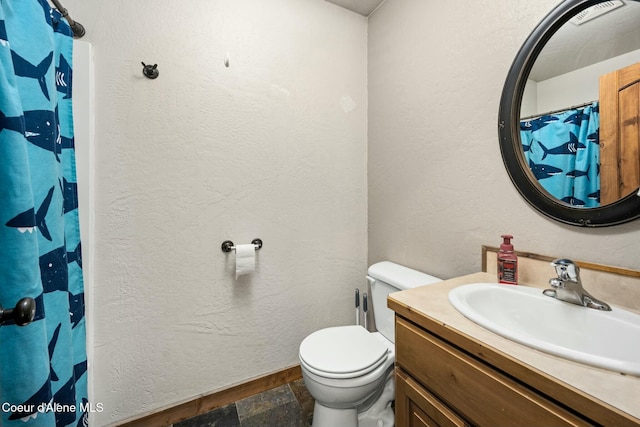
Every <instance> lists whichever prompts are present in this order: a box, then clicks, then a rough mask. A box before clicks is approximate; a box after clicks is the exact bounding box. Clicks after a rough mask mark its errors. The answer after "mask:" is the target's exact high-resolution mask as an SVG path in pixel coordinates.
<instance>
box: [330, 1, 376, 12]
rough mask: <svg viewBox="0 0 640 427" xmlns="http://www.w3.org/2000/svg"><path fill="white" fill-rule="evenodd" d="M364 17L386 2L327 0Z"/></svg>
mask: <svg viewBox="0 0 640 427" xmlns="http://www.w3.org/2000/svg"><path fill="white" fill-rule="evenodd" d="M325 1H328V2H329V3H333V4H335V5H338V6H340V7H344V8H345V9H349V10H350V11H352V12H355V13H358V14H360V15H362V16H369V15H370V14H371V12H373V11H374V10H376V9H377V8H378V6H380V5H381V4H382V2H383V1H384V0H325Z"/></svg>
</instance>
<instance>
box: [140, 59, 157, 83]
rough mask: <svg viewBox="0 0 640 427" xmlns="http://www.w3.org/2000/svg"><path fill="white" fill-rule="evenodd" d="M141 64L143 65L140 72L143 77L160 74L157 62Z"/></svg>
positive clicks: (152, 76) (153, 77)
mask: <svg viewBox="0 0 640 427" xmlns="http://www.w3.org/2000/svg"><path fill="white" fill-rule="evenodd" d="M141 64H142V66H143V67H144V68H143V69H142V74H144V75H145V77H148V78H150V79H157V78H158V75H159V74H160V72H159V71H158V64H153V65H147V64H145V63H144V62H142V63H141Z"/></svg>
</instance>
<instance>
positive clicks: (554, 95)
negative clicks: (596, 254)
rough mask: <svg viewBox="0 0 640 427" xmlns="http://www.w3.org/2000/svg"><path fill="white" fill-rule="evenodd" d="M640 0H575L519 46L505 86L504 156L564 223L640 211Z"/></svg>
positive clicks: (532, 198)
mask: <svg viewBox="0 0 640 427" xmlns="http://www.w3.org/2000/svg"><path fill="white" fill-rule="evenodd" d="M638 22H640V2H638V1H631V0H627V1H620V0H616V1H598V0H566V1H564V2H562V3H561V4H560V5H559V6H557V7H556V8H555V9H554V10H552V11H551V13H549V14H548V15H547V16H546V17H545V18H544V19H543V20H542V22H541V23H540V24H539V25H538V26H537V27H536V28H535V29H534V31H533V32H532V33H531V35H530V36H529V37H528V38H527V40H526V41H525V43H524V45H523V46H522V48H521V49H520V51H519V52H518V54H517V56H516V58H515V60H514V62H513V64H512V66H511V69H510V70H509V74H508V76H507V80H506V83H505V86H504V89H503V92H502V99H501V101H500V111H499V122H498V130H499V136H500V149H501V152H502V158H503V160H504V163H505V166H506V168H507V171H508V173H509V176H510V178H511V180H512V181H513V183H514V185H515V186H516V188H517V189H518V191H519V192H520V194H521V195H522V196H523V197H524V198H525V200H527V202H529V203H530V204H531V205H532V206H533V207H535V208H536V209H537V210H539V211H540V212H542V213H543V214H545V215H547V216H549V217H551V218H553V219H555V220H558V221H561V222H563V223H567V224H571V225H579V226H588V227H598V226H608V225H615V224H620V223H623V222H627V221H631V220H633V219H636V218H638V217H640V195H639V193H640V192H639V187H640V30H639V29H638Z"/></svg>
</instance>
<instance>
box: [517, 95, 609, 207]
mask: <svg viewBox="0 0 640 427" xmlns="http://www.w3.org/2000/svg"><path fill="white" fill-rule="evenodd" d="M599 129H600V113H599V109H598V102H594V103H592V104H590V105H588V106H586V107H584V108H578V109H572V110H567V111H563V112H560V113H555V114H547V115H544V116H541V117H538V118H535V119H531V120H523V121H521V122H520V135H521V140H522V147H523V149H524V154H525V158H526V160H527V162H528V164H529V167H530V168H531V172H532V173H533V174H534V176H535V177H536V178H537V180H538V182H539V183H540V185H541V186H542V187H543V188H544V189H545V190H547V191H548V192H549V193H550V194H551V195H552V196H554V197H555V198H557V199H558V200H562V201H563V202H565V203H568V204H570V205H572V206H575V207H595V206H600V145H599V144H600V138H599Z"/></svg>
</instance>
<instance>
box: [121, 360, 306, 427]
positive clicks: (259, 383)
mask: <svg viewBox="0 0 640 427" xmlns="http://www.w3.org/2000/svg"><path fill="white" fill-rule="evenodd" d="M300 378H302V370H301V369H300V366H299V365H296V366H292V367H291V368H287V369H283V370H282V371H278V372H274V373H272V374H268V375H265V376H262V377H259V378H256V379H254V380H251V381H248V382H246V383H242V384H238V385H236V386H233V387H230V388H228V389H225V390H222V391H218V392H215V393H212V394H208V395H206V396H200V397H198V398H196V399H194V400H191V401H189V402H185V403H182V404H180V405H176V406H174V407H171V408H168V409H165V410H162V411H159V412H155V413H153V414H150V415H147V416H144V417H141V418H138V419H135V420H133V421H128V422H126V423H123V424H119V427H159V426H168V425H171V424H173V423H177V422H179V421H182V420H185V419H187V418H191V417H195V416H197V415H200V414H203V413H205V412H209V411H211V410H212V409H215V408H220V407H222V406H226V405H228V404H230V403H233V402H235V401H237V400H241V399H244V398H246V397H249V396H253V395H254V394H258V393H262V392H263V391H266V390H270V389H272V388H275V387H279V386H281V385H284V384H288V383H290V382H293V381H296V380H299V379H300Z"/></svg>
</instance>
